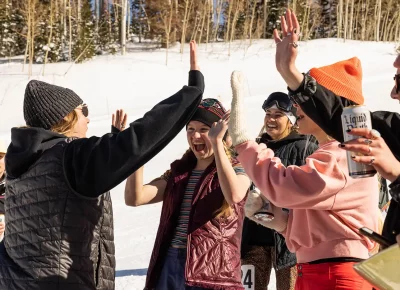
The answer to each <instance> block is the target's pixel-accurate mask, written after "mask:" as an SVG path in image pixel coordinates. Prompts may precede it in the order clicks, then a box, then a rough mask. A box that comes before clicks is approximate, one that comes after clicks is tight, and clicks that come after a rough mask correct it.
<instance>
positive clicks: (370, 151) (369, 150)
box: [367, 146, 372, 155]
mask: <svg viewBox="0 0 400 290" xmlns="http://www.w3.org/2000/svg"><path fill="white" fill-rule="evenodd" d="M371 153H372V148H371V146H368V153H367V155H371Z"/></svg>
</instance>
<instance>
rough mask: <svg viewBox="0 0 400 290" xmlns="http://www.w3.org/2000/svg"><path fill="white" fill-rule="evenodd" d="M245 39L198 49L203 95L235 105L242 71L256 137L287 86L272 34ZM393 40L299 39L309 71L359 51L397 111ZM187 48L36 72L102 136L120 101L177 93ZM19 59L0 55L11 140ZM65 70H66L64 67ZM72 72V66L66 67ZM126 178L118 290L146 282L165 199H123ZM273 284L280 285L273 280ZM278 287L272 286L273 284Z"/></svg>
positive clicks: (0, 127)
mask: <svg viewBox="0 0 400 290" xmlns="http://www.w3.org/2000/svg"><path fill="white" fill-rule="evenodd" d="M244 48H245V45H244V43H242V42H236V43H234V44H232V54H231V56H230V57H228V45H225V44H212V45H211V44H209V45H208V47H207V50H206V46H205V45H201V46H200V48H199V59H200V66H201V70H202V72H203V73H204V75H205V81H206V91H205V97H219V98H220V99H221V100H222V101H223V103H224V104H226V105H227V106H228V107H229V104H230V94H231V93H230V82H229V80H230V73H231V72H232V70H235V69H238V70H242V71H244V72H245V73H246V75H247V83H248V97H247V99H246V104H247V111H246V114H247V122H248V127H249V130H250V132H251V133H252V134H253V135H254V136H256V135H257V134H258V132H259V130H260V128H261V126H262V122H263V116H264V115H263V111H262V110H261V104H262V102H263V100H264V99H265V97H266V96H267V95H268V94H269V93H270V92H272V91H275V90H281V91H285V89H286V87H285V85H284V83H283V81H282V80H281V78H280V77H279V75H278V73H277V72H276V69H275V64H274V53H275V48H274V44H273V42H272V41H269V40H264V41H261V40H260V41H253V45H252V46H251V47H250V48H249V49H248V50H247V52H246V54H245V53H244ZM394 48H395V45H394V44H393V43H375V42H367V43H361V42H355V41H347V42H346V43H343V42H342V41H340V42H339V41H337V40H336V39H324V40H315V41H310V42H307V43H301V46H300V50H299V60H298V66H299V68H300V69H301V70H302V71H306V70H308V69H309V68H311V67H312V66H322V65H326V64H330V63H332V62H335V61H339V60H342V59H345V58H350V57H353V56H358V57H359V58H360V59H361V61H362V64H363V68H364V95H365V98H366V104H367V105H368V107H369V108H370V109H372V110H382V109H385V110H392V111H398V110H399V108H400V107H399V104H398V102H397V101H395V100H392V99H390V97H389V93H390V89H391V87H392V86H393V75H394V69H393V67H392V63H393V61H394V58H395V52H394V50H395V49H394ZM187 52H188V47H186V53H185V54H184V55H183V56H181V55H180V54H179V49H178V47H174V48H172V49H171V51H170V53H169V65H168V66H165V51H163V50H151V49H148V50H145V51H143V50H142V49H141V47H139V46H137V45H133V46H131V47H130V49H129V53H128V54H127V55H126V56H119V55H118V56H101V57H97V58H96V59H94V60H92V61H90V62H87V63H84V64H81V65H73V66H72V67H71V65H70V64H68V63H61V64H48V65H47V66H46V69H45V76H44V77H43V76H41V71H42V69H43V67H42V65H35V66H34V68H33V69H34V78H35V79H40V80H44V81H47V82H50V83H54V84H57V85H61V86H66V87H69V88H71V89H73V90H74V91H75V92H76V93H78V94H79V95H80V96H81V97H82V99H84V100H85V102H86V103H87V104H88V105H89V110H90V118H91V124H90V125H89V127H90V129H89V135H93V134H95V135H101V134H103V133H105V132H108V131H109V130H110V122H111V114H112V112H113V111H115V110H116V109H118V108H123V109H125V110H126V111H127V112H128V113H129V121H133V120H135V119H136V118H139V117H141V116H142V115H143V114H144V113H145V112H146V110H148V109H150V108H151V107H152V106H153V105H154V104H156V103H157V102H158V101H160V100H162V99H163V98H165V97H168V96H170V95H172V94H173V93H174V92H176V91H177V90H179V89H180V88H181V86H182V85H184V84H186V82H187V72H188V68H189V56H188V53H187ZM21 70H22V65H21V63H19V62H18V60H13V61H8V60H4V59H0V116H1V122H0V138H5V139H8V140H9V139H10V128H11V127H12V126H21V125H23V124H24V122H23V113H22V102H23V95H24V89H25V86H26V84H27V82H28V81H29V80H28V77H27V75H26V73H22V71H21ZM67 71H68V72H67ZM66 72H67V73H66ZM186 148H187V144H186V140H185V134H184V132H181V133H180V134H179V135H178V137H177V138H176V139H175V140H173V141H172V142H171V144H170V145H168V146H167V148H165V149H164V150H163V151H162V152H161V153H160V154H159V155H158V156H156V157H155V158H154V159H153V160H151V161H150V162H149V163H148V164H147V165H146V167H145V181H150V180H151V179H152V178H154V177H157V176H159V175H161V174H162V173H163V172H164V171H165V170H166V169H168V166H169V164H170V163H171V162H172V161H173V160H174V159H176V158H179V157H180V156H181V155H182V154H183V152H184V151H185V150H186ZM123 194H124V183H123V184H121V185H119V186H118V187H116V188H115V189H114V190H112V196H113V202H114V214H115V243H116V251H117V273H116V275H117V287H116V289H117V290H131V289H143V286H144V281H145V277H146V276H145V275H146V268H147V266H148V261H149V258H150V254H151V250H152V247H153V243H154V238H155V234H156V231H157V226H158V220H159V214H160V209H161V205H160V204H157V205H149V206H143V207H139V208H129V207H127V206H125V204H124V198H123ZM272 280H273V281H272V282H271V283H272V286H274V284H275V279H272ZM273 288H274V287H272V289H273Z"/></svg>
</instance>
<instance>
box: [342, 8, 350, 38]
mask: <svg viewBox="0 0 400 290" xmlns="http://www.w3.org/2000/svg"><path fill="white" fill-rule="evenodd" d="M345 1H346V7H345V9H346V10H345V15H344V29H343V30H344V37H343V38H344V41H346V39H347V29H348V24H349V0H345Z"/></svg>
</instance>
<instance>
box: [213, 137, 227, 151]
mask: <svg viewBox="0 0 400 290" xmlns="http://www.w3.org/2000/svg"><path fill="white" fill-rule="evenodd" d="M211 146H212V148H213V150H214V152H215V151H220V150H221V149H222V150H225V149H224V143H223V142H222V138H216V139H214V140H212V141H211Z"/></svg>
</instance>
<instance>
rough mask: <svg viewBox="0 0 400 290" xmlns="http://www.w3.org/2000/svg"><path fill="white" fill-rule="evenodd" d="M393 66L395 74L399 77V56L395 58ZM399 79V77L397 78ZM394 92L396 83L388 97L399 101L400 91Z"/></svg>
mask: <svg viewBox="0 0 400 290" xmlns="http://www.w3.org/2000/svg"><path fill="white" fill-rule="evenodd" d="M393 66H394V67H395V68H396V69H397V70H396V74H399V75H400V54H399V55H398V56H397V58H396V60H395V61H394V63H393ZM398 77H399V78H400V76H398ZM396 90H398V88H397V85H396V81H395V84H394V86H393V89H392V92H391V93H390V96H391V97H392V99H396V100H399V101H400V90H399V92H396Z"/></svg>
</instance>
